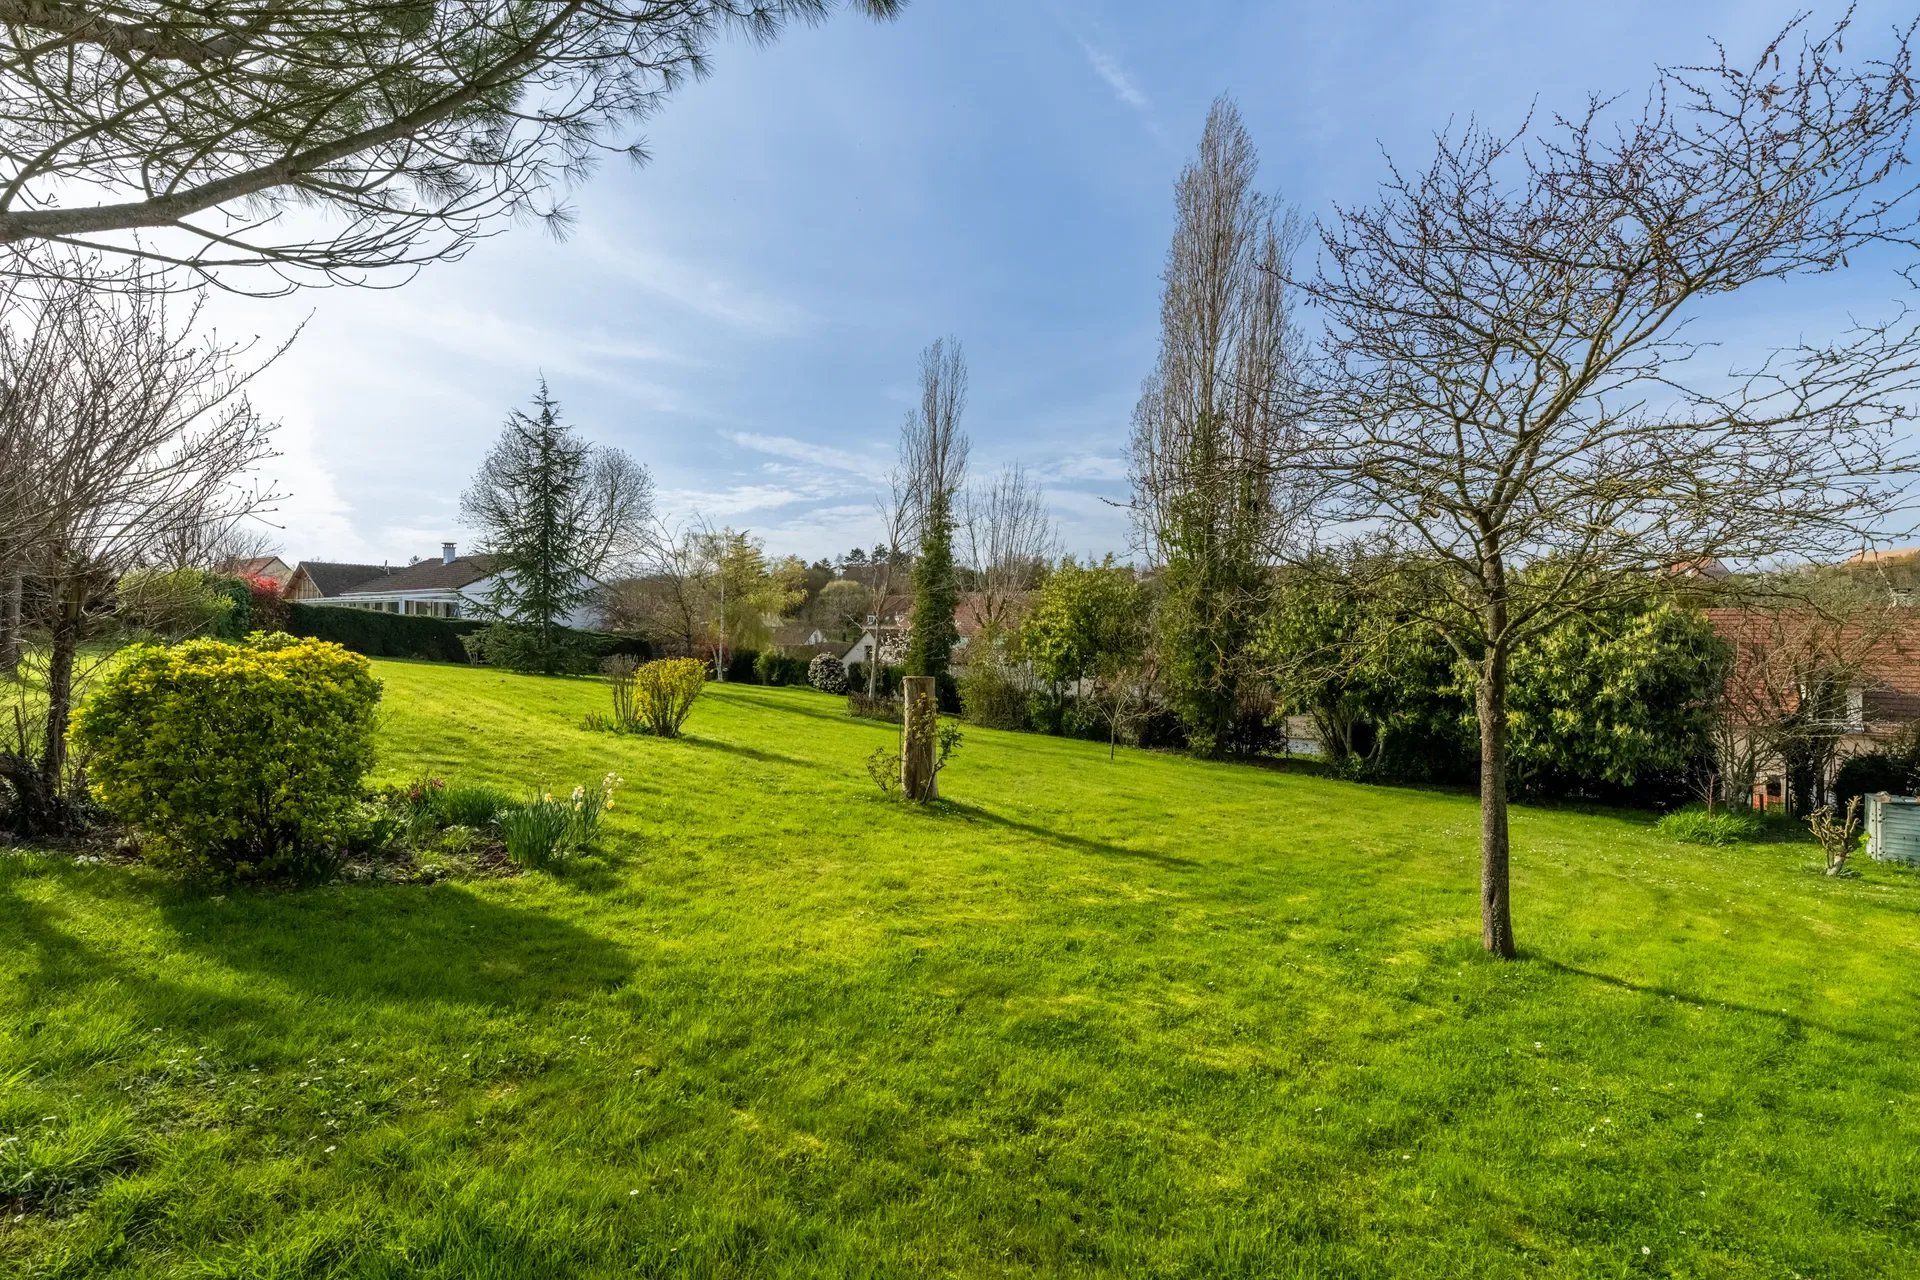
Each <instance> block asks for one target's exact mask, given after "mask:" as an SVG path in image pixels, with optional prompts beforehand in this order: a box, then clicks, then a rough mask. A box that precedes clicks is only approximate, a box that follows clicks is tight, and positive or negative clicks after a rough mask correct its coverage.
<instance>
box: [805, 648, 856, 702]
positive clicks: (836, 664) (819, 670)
mask: <svg viewBox="0 0 1920 1280" xmlns="http://www.w3.org/2000/svg"><path fill="white" fill-rule="evenodd" d="M807 683H808V684H810V685H812V686H813V687H814V688H816V689H818V690H819V691H820V692H822V693H832V694H841V693H845V692H846V691H847V668H846V665H845V664H844V663H842V662H841V661H840V659H838V658H836V657H834V656H833V655H832V654H830V653H816V654H815V655H813V661H812V662H809V663H808V664H807Z"/></svg>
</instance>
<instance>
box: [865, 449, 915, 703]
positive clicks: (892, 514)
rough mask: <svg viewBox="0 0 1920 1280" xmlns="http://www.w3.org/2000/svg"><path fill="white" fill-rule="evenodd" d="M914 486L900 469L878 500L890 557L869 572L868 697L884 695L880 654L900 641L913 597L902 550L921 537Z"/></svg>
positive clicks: (875, 561)
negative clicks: (903, 618) (902, 622)
mask: <svg viewBox="0 0 1920 1280" xmlns="http://www.w3.org/2000/svg"><path fill="white" fill-rule="evenodd" d="M913 492H914V489H913V485H912V484H911V483H910V481H909V480H908V479H907V476H906V473H905V469H904V468H903V467H899V466H896V467H895V468H894V469H893V470H892V471H891V472H889V473H888V474H887V491H886V493H885V494H884V495H882V496H881V497H879V498H877V499H875V502H874V507H875V513H876V514H877V515H878V516H879V519H880V537H881V541H882V542H884V543H885V544H886V548H887V550H886V554H884V555H879V556H876V557H874V559H873V560H872V561H871V562H870V563H869V566H868V569H867V574H866V577H867V586H868V588H869V589H870V590H871V591H872V593H873V600H872V610H871V616H870V617H869V618H868V619H867V620H866V621H865V622H864V624H863V625H864V627H865V628H866V629H868V630H871V631H872V632H873V652H872V653H871V654H870V655H869V656H868V659H867V696H868V697H869V698H877V697H879V696H880V668H881V666H882V665H883V664H882V662H881V659H880V651H881V649H882V647H884V646H886V645H887V644H888V643H889V642H890V641H892V640H894V639H895V638H897V636H898V634H899V630H900V621H899V620H900V616H901V614H902V613H903V612H904V610H905V609H906V607H907V603H908V601H909V600H910V598H911V595H910V593H909V592H908V591H907V590H906V588H907V586H908V581H907V579H908V565H906V564H903V563H902V556H901V552H900V548H902V547H906V546H911V545H913V544H915V543H916V542H917V541H918V539H919V536H920V523H919V515H918V508H917V506H916V505H915V503H914V500H913Z"/></svg>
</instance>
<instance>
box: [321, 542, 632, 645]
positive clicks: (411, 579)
mask: <svg viewBox="0 0 1920 1280" xmlns="http://www.w3.org/2000/svg"><path fill="white" fill-rule="evenodd" d="M457 550H458V548H456V547H455V545H454V544H453V543H451V542H443V543H441V544H440V558H439V559H438V560H416V561H415V562H414V563H412V564H410V565H408V566H407V567H405V568H404V569H388V568H386V567H384V566H382V567H380V568H378V569H375V568H374V567H373V566H370V565H333V564H327V563H318V562H317V563H311V564H309V563H307V562H302V563H301V565H300V567H299V568H298V569H296V570H295V571H294V576H293V579H292V580H291V581H290V582H289V583H288V584H287V587H288V590H287V598H288V599H291V600H300V601H303V602H305V603H307V604H319V605H330V606H337V607H340V608H347V609H371V610H373V611H374V612H376V613H398V614H404V615H406V616H408V617H416V618H481V617H485V616H486V610H485V605H486V602H487V598H488V594H489V593H490V592H491V591H492V590H493V585H494V582H495V581H496V577H497V575H495V573H494V571H493V566H494V557H493V556H487V555H477V556H463V555H459V554H457ZM333 570H352V571H353V572H348V573H334V572H331V571H333ZM343 579H358V580H357V581H351V582H345V581H342V580H343ZM559 621H560V622H561V623H563V624H564V625H566V626H569V627H576V628H581V629H586V628H591V627H592V626H593V625H594V624H595V623H596V622H597V621H598V618H597V616H596V609H595V607H594V605H593V604H592V603H591V602H589V603H586V604H582V605H580V606H578V607H577V608H575V609H574V610H573V611H572V612H570V613H567V614H564V615H562V616H561V618H560V619H559Z"/></svg>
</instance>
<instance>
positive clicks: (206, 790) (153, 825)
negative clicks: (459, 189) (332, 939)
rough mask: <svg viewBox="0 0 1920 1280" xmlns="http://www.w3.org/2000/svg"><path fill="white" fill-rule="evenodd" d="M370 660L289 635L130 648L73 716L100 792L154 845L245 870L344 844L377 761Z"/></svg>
mask: <svg viewBox="0 0 1920 1280" xmlns="http://www.w3.org/2000/svg"><path fill="white" fill-rule="evenodd" d="M379 700H380V686H379V684H378V682H376V681H375V680H374V678H373V675H372V673H371V671H370V669H369V667H368V664H367V661H366V659H365V658H362V657H360V656H358V655H357V654H351V653H348V652H347V651H346V650H345V649H342V648H340V647H339V646H338V645H332V644H326V643H323V642H321V641H317V640H298V639H295V638H294V637H292V636H289V635H285V634H273V635H263V636H255V637H252V638H251V639H249V640H248V641H246V642H244V643H242V644H237V645H234V644H226V643H223V642H220V641H217V640H191V641H188V642H187V643H185V644H182V645H179V646H176V647H174V648H170V649H163V648H158V647H154V646H150V645H142V646H136V647H135V648H133V649H131V650H129V651H128V652H127V654H126V655H125V656H124V658H123V660H122V661H121V662H120V663H119V665H118V666H116V667H115V668H114V670H113V671H112V672H110V673H109V674H108V675H107V676H106V677H105V678H104V679H102V680H101V681H100V682H99V683H98V684H97V685H96V686H95V687H94V689H93V691H92V692H91V693H90V694H89V695H88V696H87V698H86V700H85V701H84V702H83V703H82V704H81V705H80V707H79V708H78V710H77V711H76V712H75V715H74V727H73V740H74V745H75V747H76V749H77V750H78V751H79V752H80V753H82V754H83V755H84V756H86V757H87V758H88V761H89V765H88V777H89V781H90V782H91V784H92V788H93V793H94V795H95V796H96V797H97V798H98V799H99V801H100V803H101V804H102V805H103V806H105V808H106V809H107V810H108V811H109V812H111V813H113V814H114V815H115V816H117V817H119V818H121V819H123V820H124V821H126V822H129V823H132V824H133V825H135V826H137V827H138V828H139V829H140V830H141V831H142V832H144V833H145V835H146V836H147V838H148V841H149V846H150V848H151V849H152V850H153V852H154V853H155V854H157V855H160V856H162V857H165V858H168V859H171V860H173V861H176V862H178V863H179V864H181V865H183V866H185V867H187V868H189V869H191V870H197V871H206V872H211V873H214V874H217V875H221V876H232V877H236V878H247V877H252V876H260V875H268V874H273V873H277V872H282V871H287V870H290V869H293V868H295V867H297V866H300V865H303V864H305V863H308V862H309V861H310V860H313V859H318V858H324V857H325V856H327V855H329V854H330V853H331V852H333V851H334V850H335V849H336V847H337V846H338V845H339V843H340V841H341V838H342V836H343V834H344V832H345V829H346V826H347V821H348V818H349V816H350V815H351V813H352V811H353V808H354V805H355V804H356V803H357V801H358V800H359V796H360V779H361V777H362V776H363V775H364V774H365V773H366V771H367V768H368V767H369V766H370V765H371V764H372V762H373V730H374V707H375V704H377V703H378V702H379Z"/></svg>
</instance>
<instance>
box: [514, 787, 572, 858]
mask: <svg viewBox="0 0 1920 1280" xmlns="http://www.w3.org/2000/svg"><path fill="white" fill-rule="evenodd" d="M498 821H499V824H500V838H501V839H502V840H504V841H506V845H507V856H508V857H509V858H512V859H513V861H514V863H515V865H517V866H522V867H531V868H534V869H536V870H538V869H543V868H546V867H551V866H553V865H554V864H555V863H557V862H559V861H560V860H561V859H562V858H563V857H564V856H565V855H566V853H567V848H566V839H567V831H568V829H569V828H570V827H571V826H572V825H573V817H572V814H571V813H569V811H568V806H567V804H566V803H565V802H564V801H560V800H556V799H554V798H553V796H551V795H544V796H535V797H533V798H532V799H531V800H528V801H526V802H525V803H524V804H516V805H513V806H511V807H510V808H508V809H506V810H505V811H503V812H502V813H501V814H500V817H499V820H498Z"/></svg>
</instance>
